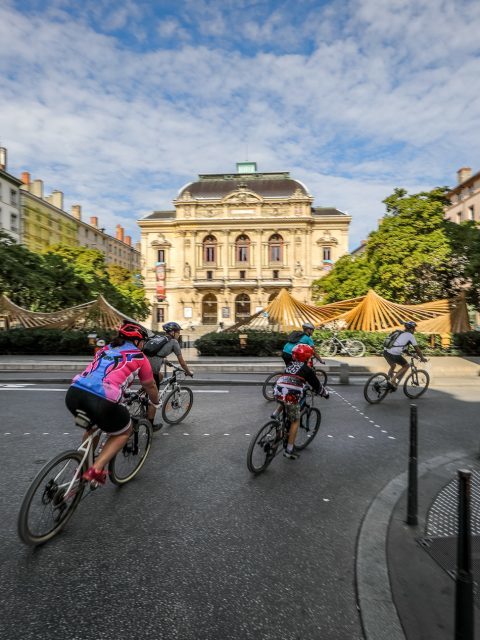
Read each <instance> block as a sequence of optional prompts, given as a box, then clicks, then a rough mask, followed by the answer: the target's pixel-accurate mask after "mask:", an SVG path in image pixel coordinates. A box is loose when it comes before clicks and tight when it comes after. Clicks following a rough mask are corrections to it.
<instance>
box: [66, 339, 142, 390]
mask: <svg viewBox="0 0 480 640" xmlns="http://www.w3.org/2000/svg"><path fill="white" fill-rule="evenodd" d="M136 374H138V378H139V380H140V382H148V381H149V380H152V379H153V373H152V367H151V366H150V363H149V361H148V359H147V358H146V357H145V356H144V355H143V353H142V352H141V351H140V349H138V348H137V347H136V346H135V345H134V344H133V343H132V342H125V344H123V345H122V346H120V347H112V346H110V345H107V346H106V347H103V349H100V350H99V351H98V352H97V353H96V354H95V358H94V359H93V361H92V362H91V363H90V364H89V365H88V367H87V368H86V369H85V371H84V372H83V373H80V374H79V375H77V376H75V377H74V378H73V381H72V386H73V387H77V388H78V389H84V390H85V391H89V392H90V393H93V394H95V395H97V396H100V397H101V398H106V399H107V400H111V401H112V402H120V401H121V400H122V397H123V392H124V391H125V389H127V388H128V387H129V386H130V385H131V384H132V382H133V380H134V378H135V375H136Z"/></svg>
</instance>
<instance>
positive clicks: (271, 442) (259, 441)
mask: <svg viewBox="0 0 480 640" xmlns="http://www.w3.org/2000/svg"><path fill="white" fill-rule="evenodd" d="M280 442H281V438H280V425H279V424H278V422H277V421H276V420H270V422H267V423H266V424H264V425H263V427H260V429H259V430H258V433H257V434H256V436H254V437H253V438H252V440H251V442H250V445H249V447H248V453H247V467H248V470H249V471H251V472H252V473H255V474H258V473H262V471H265V469H266V468H267V467H268V465H269V464H270V462H271V461H272V460H273V459H274V457H275V454H276V452H277V447H278V445H279V444H280Z"/></svg>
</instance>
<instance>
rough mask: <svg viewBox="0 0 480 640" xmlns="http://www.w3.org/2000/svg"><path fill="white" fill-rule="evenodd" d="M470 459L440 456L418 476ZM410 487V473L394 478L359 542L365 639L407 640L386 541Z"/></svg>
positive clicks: (377, 502) (358, 578)
mask: <svg viewBox="0 0 480 640" xmlns="http://www.w3.org/2000/svg"><path fill="white" fill-rule="evenodd" d="M466 457H468V454H467V453H466V452H459V451H455V452H452V453H449V454H446V455H444V456H437V457H436V458H432V459H431V460H427V461H426V462H423V463H421V464H420V465H419V466H418V476H419V477H421V476H424V475H425V474H426V473H428V472H430V471H432V470H434V469H436V468H438V467H441V466H443V465H445V464H448V463H451V462H453V461H454V460H460V459H463V458H466ZM407 486H408V472H407V471H405V472H404V473H402V474H400V475H399V476H397V477H396V478H393V480H391V481H390V482H389V483H388V484H387V485H386V486H385V487H384V488H383V489H382V490H381V491H380V492H379V493H378V494H377V495H376V496H375V498H374V499H373V500H372V502H371V503H370V506H369V507H368V509H367V511H366V513H365V516H364V518H363V521H362V524H361V525H360V531H359V535H358V540H357V553H356V563H355V582H356V590H357V601H358V607H359V611H360V619H361V622H362V628H363V632H364V635H365V638H366V640H385V631H386V629H388V638H389V640H406V636H405V633H404V631H403V627H402V623H401V622H400V619H399V617H398V612H397V608H396V606H395V603H394V602H393V599H392V590H391V587H390V578H389V575H388V561H387V551H386V542H387V536H388V528H389V524H390V519H391V516H392V513H393V511H394V509H395V506H396V504H397V502H398V501H399V500H400V498H401V496H402V495H403V493H404V492H405V490H406V489H407Z"/></svg>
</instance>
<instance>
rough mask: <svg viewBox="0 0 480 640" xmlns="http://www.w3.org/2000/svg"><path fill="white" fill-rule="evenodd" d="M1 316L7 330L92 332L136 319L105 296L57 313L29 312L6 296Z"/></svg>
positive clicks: (116, 326) (2, 298) (1, 306)
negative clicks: (92, 329)
mask: <svg viewBox="0 0 480 640" xmlns="http://www.w3.org/2000/svg"><path fill="white" fill-rule="evenodd" d="M0 317H3V319H4V325H5V326H6V328H16V327H23V328H25V329H39V328H42V329H90V328H93V327H96V328H99V329H106V330H115V329H117V328H118V327H119V325H120V324H121V323H122V322H123V321H124V320H132V318H129V317H128V316H126V315H125V314H123V313H121V312H120V311H118V310H117V309H115V307H112V305H111V304H109V303H108V302H107V301H106V300H105V298H104V297H103V296H101V295H100V296H98V298H97V300H92V301H91V302H86V303H85V304H80V305H78V306H76V307H69V308H68V309H63V310H62V311H54V312H53V313H41V312H35V311H28V310H27V309H23V308H22V307H19V306H18V305H16V304H15V303H13V302H12V301H11V300H10V299H9V298H7V296H5V295H3V296H2V297H0Z"/></svg>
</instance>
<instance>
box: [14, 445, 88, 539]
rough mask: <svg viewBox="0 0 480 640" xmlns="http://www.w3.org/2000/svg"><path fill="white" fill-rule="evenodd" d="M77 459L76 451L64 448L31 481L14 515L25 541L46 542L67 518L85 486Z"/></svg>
mask: <svg viewBox="0 0 480 640" xmlns="http://www.w3.org/2000/svg"><path fill="white" fill-rule="evenodd" d="M81 462H82V455H81V454H80V453H79V452H78V451H65V452H64V453H60V454H59V455H58V456H55V458H53V459H52V460H50V462H48V463H47V464H46V465H45V466H44V467H43V469H41V471H40V472H39V473H38V475H37V476H36V478H35V479H34V480H33V482H32V484H31V485H30V487H29V489H28V491H27V493H26V494H25V497H24V498H23V502H22V506H21V507H20V513H19V514H18V522H17V530H18V535H19V536H20V538H21V540H23V542H25V544H31V545H36V544H42V543H44V542H47V540H50V538H53V537H54V536H55V535H56V534H57V533H58V532H59V531H60V530H61V529H63V527H64V526H65V525H66V524H67V522H68V521H69V520H70V518H71V517H72V515H73V513H74V511H75V509H76V507H77V505H78V503H79V502H80V498H81V497H82V494H83V491H84V489H85V482H84V481H83V480H82V479H81V473H82V469H79V466H80V464H81ZM76 475H77V476H78V477H77V478H75V476H76Z"/></svg>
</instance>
